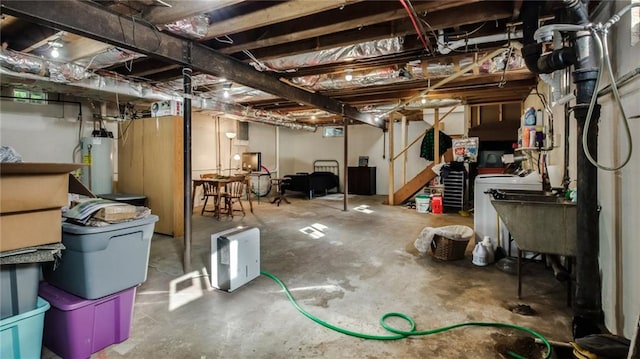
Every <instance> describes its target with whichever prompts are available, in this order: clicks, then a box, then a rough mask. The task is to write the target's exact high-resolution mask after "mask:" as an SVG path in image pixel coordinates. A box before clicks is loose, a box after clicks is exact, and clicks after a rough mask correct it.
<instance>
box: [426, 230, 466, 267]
mask: <svg viewBox="0 0 640 359" xmlns="http://www.w3.org/2000/svg"><path fill="white" fill-rule="evenodd" d="M468 244H469V240H458V241H456V240H453V239H449V238H446V237H442V236H439V235H435V236H433V241H432V242H431V250H430V251H429V253H431V256H433V257H434V258H436V259H440V260H443V261H455V260H458V259H464V252H465V251H466V250H467V245H468Z"/></svg>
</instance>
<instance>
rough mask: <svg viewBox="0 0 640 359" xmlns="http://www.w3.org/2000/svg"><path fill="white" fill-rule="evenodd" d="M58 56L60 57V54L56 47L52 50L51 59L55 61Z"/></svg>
mask: <svg viewBox="0 0 640 359" xmlns="http://www.w3.org/2000/svg"><path fill="white" fill-rule="evenodd" d="M58 56H60V52H59V51H58V48H56V47H54V48H53V49H51V57H53V58H54V59H57V58H58Z"/></svg>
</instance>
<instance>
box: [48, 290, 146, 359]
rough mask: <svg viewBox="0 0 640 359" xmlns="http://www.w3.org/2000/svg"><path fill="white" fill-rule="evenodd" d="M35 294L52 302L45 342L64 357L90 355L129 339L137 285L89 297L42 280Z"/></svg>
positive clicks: (72, 358)
mask: <svg viewBox="0 0 640 359" xmlns="http://www.w3.org/2000/svg"><path fill="white" fill-rule="evenodd" d="M38 294H39V295H40V296H41V297H42V298H45V299H46V300H47V301H48V302H49V303H50V304H51V309H50V310H49V311H48V312H47V313H46V314H45V317H44V345H45V346H46V347H47V348H49V349H51V350H52V351H53V352H54V353H56V354H58V355H60V356H61V357H63V358H67V359H74V358H83V359H84V358H89V357H91V354H93V353H96V352H98V351H100V350H101V349H103V348H106V347H108V346H109V345H111V344H115V343H120V342H123V341H125V340H126V339H127V338H129V334H130V333H131V318H132V316H133V302H134V298H135V295H136V287H133V288H129V289H127V290H124V291H122V292H118V293H115V294H112V295H109V296H106V297H103V298H100V299H95V300H90V299H84V298H80V297H76V296H75V295H73V294H70V293H67V292H65V291H63V290H61V289H58V288H56V287H54V286H52V285H50V284H49V283H47V282H41V283H40V289H39V292H38Z"/></svg>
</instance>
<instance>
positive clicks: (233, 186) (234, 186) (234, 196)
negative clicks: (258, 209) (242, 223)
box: [221, 176, 246, 218]
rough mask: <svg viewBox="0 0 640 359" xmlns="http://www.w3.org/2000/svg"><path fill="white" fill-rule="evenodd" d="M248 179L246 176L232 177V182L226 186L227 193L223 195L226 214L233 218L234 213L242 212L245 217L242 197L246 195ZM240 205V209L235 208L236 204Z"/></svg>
mask: <svg viewBox="0 0 640 359" xmlns="http://www.w3.org/2000/svg"><path fill="white" fill-rule="evenodd" d="M245 185H246V179H245V177H244V176H234V177H231V179H230V181H229V182H228V183H227V184H226V185H225V191H224V192H223V193H222V194H221V197H222V200H223V201H224V212H225V214H227V215H228V216H231V218H233V212H234V211H235V212H242V216H243V217H244V216H245V212H244V205H243V204H242V196H243V195H244V194H245ZM235 203H238V204H239V205H240V208H239V209H235V208H234V206H233V205H234V204H235Z"/></svg>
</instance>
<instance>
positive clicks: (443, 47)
mask: <svg viewBox="0 0 640 359" xmlns="http://www.w3.org/2000/svg"><path fill="white" fill-rule="evenodd" d="M521 38H522V31H516V32H513V33H511V34H510V35H509V34H498V35H489V36H480V37H473V38H470V39H463V40H457V41H453V42H449V43H446V44H445V43H444V36H443V35H442V34H441V35H440V36H439V41H438V51H439V52H440V53H441V54H443V55H446V54H448V53H450V52H451V51H453V50H456V49H459V48H461V47H464V46H469V45H478V44H486V43H490V42H498V41H506V40H515V39H521Z"/></svg>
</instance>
